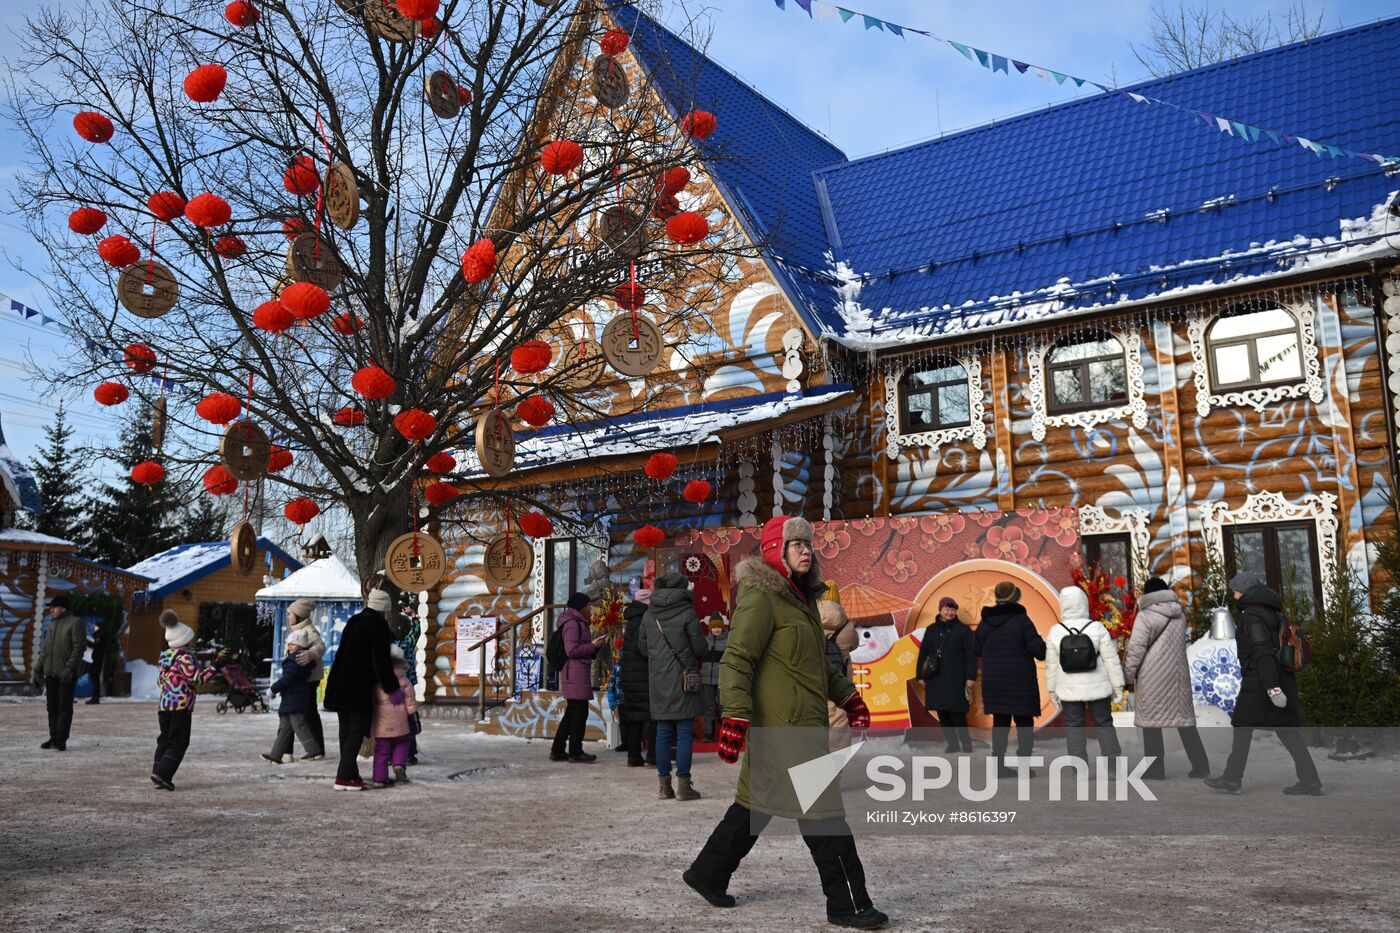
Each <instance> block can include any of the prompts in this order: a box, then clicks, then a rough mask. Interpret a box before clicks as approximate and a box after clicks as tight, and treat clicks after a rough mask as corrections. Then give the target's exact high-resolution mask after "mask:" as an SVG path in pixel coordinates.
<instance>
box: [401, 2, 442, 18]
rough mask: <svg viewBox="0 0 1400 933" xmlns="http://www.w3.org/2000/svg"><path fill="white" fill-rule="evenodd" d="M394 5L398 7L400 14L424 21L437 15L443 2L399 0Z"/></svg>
mask: <svg viewBox="0 0 1400 933" xmlns="http://www.w3.org/2000/svg"><path fill="white" fill-rule="evenodd" d="M394 6H396V7H398V10H399V14H400V15H402V16H406V17H408V18H409V19H416V20H419V21H422V20H425V19H432V18H433V17H434V16H436V15H437V11H438V7H439V6H441V4H440V3H439V2H438V0H398V2H397V3H395V4H394Z"/></svg>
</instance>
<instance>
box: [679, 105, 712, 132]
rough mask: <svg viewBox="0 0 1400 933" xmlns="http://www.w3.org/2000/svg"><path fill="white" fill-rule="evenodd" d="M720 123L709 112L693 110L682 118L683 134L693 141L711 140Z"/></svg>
mask: <svg viewBox="0 0 1400 933" xmlns="http://www.w3.org/2000/svg"><path fill="white" fill-rule="evenodd" d="M718 126H719V121H717V120H716V119H715V115H714V114H712V113H710V112H709V111H708V110H692V111H690V113H688V114H686V115H685V116H683V117H681V132H682V133H684V134H685V135H687V136H689V137H690V138H692V139H709V138H710V136H711V135H713V133H714V131H715V128H716V127H718Z"/></svg>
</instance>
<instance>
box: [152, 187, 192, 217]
mask: <svg viewBox="0 0 1400 933" xmlns="http://www.w3.org/2000/svg"><path fill="white" fill-rule="evenodd" d="M146 207H148V208H150V210H151V213H152V214H155V215H156V216H157V217H159V218H160V219H161V220H164V221H167V222H168V221H171V220H174V219H175V218H177V217H179V216H180V215H181V214H183V213H184V212H185V199H184V198H182V197H180V196H179V195H178V194H176V193H175V192H173V191H157V192H156V193H155V194H153V195H151V196H150V197H149V198H147V199H146Z"/></svg>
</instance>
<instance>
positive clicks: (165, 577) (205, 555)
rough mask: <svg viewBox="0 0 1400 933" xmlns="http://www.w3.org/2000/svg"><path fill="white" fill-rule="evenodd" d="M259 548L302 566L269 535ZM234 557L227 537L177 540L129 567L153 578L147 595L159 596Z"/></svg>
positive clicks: (284, 560)
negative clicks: (168, 546)
mask: <svg viewBox="0 0 1400 933" xmlns="http://www.w3.org/2000/svg"><path fill="white" fill-rule="evenodd" d="M258 550H260V551H262V552H263V553H264V554H266V553H268V552H271V553H273V554H275V555H276V556H277V557H279V558H281V560H282V562H283V563H284V564H286V565H287V566H288V567H292V568H299V567H301V561H298V560H295V559H294V558H292V557H291V556H290V555H288V554H287V553H286V552H285V551H283V550H282V549H281V548H279V547H278V546H277V545H275V544H273V543H272V542H271V541H269V540H267V539H266V538H259V539H258ZM232 557H233V555H232V552H231V551H230V550H229V543H228V542H227V541H209V542H205V543H201V544H177V545H176V546H175V547H172V548H169V549H167V550H164V551H161V552H160V553H159V554H156V555H155V556H154V557H148V558H146V559H145V560H143V561H141V562H140V563H139V564H133V565H132V566H130V567H128V568H127V570H129V571H130V572H131V573H135V574H140V575H141V576H143V577H148V578H150V580H151V585H150V586H149V587H148V588H147V590H146V593H145V598H147V599H159V598H161V597H162V596H165V595H167V594H169V593H173V592H175V591H176V590H179V589H182V588H184V587H186V586H188V585H189V584H191V583H193V582H194V581H196V580H198V579H200V578H202V577H206V576H208V575H209V574H211V573H213V572H215V571H216V570H222V569H223V568H225V567H227V566H228V565H229V564H230V563H232Z"/></svg>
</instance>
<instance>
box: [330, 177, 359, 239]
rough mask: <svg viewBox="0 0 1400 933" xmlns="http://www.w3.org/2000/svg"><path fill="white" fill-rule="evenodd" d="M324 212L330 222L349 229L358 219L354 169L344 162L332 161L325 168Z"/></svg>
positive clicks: (357, 186)
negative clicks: (328, 166) (328, 216)
mask: <svg viewBox="0 0 1400 933" xmlns="http://www.w3.org/2000/svg"><path fill="white" fill-rule="evenodd" d="M325 187H326V213H327V214H329V215H330V218H331V223H333V224H335V225H336V226H337V227H339V228H340V229H342V230H349V229H351V228H353V227H354V226H355V224H357V223H359V221H360V186H359V184H358V183H356V181H355V170H354V169H353V168H351V167H350V166H348V165H346V164H345V163H344V162H332V163H331V164H330V168H328V169H326V180H325Z"/></svg>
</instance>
